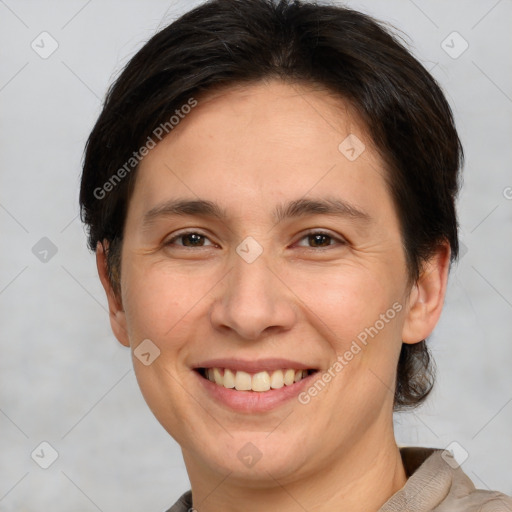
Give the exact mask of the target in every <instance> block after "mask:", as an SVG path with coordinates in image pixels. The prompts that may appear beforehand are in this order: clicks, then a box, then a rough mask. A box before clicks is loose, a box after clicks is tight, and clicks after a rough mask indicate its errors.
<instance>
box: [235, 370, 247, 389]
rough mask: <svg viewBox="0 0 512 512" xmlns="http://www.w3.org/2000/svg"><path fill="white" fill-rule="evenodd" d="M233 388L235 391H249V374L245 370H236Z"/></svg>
mask: <svg viewBox="0 0 512 512" xmlns="http://www.w3.org/2000/svg"><path fill="white" fill-rule="evenodd" d="M235 389H236V390H237V391H249V390H250V389H251V376H250V375H249V374H248V373H246V372H236V375H235Z"/></svg>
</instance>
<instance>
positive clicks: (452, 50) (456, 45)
mask: <svg viewBox="0 0 512 512" xmlns="http://www.w3.org/2000/svg"><path fill="white" fill-rule="evenodd" d="M441 48H442V49H443V50H444V51H445V52H446V53H447V54H448V55H449V56H450V57H451V58H452V59H458V58H459V57H460V56H461V55H462V54H463V53H464V52H465V51H466V50H467V49H468V48H469V43H468V42H467V41H466V40H465V39H464V38H463V37H462V36H461V35H460V34H459V33H458V32H455V31H454V32H452V33H451V34H449V35H448V36H447V37H446V38H445V39H443V41H442V43H441Z"/></svg>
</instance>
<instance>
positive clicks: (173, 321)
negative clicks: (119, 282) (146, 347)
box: [124, 261, 215, 345]
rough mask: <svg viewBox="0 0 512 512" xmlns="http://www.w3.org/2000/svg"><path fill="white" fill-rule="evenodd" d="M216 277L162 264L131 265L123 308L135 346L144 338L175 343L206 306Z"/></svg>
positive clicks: (134, 263) (139, 263)
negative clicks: (197, 311)
mask: <svg viewBox="0 0 512 512" xmlns="http://www.w3.org/2000/svg"><path fill="white" fill-rule="evenodd" d="M214 277H215V276H213V275H212V272H211V271H207V270H204V271H200V270H198V269H196V270H195V271H194V272H193V273H190V272H187V271H186V269H185V270H184V269H183V268H177V267H174V266H173V267H170V266H168V265H167V266H164V265H162V264H161V262H155V263H153V264H151V265H144V262H142V261H134V262H133V263H132V264H131V265H130V264H129V263H128V264H127V265H126V274H125V279H126V289H127V291H128V293H127V294H126V295H127V297H126V301H124V309H125V312H126V321H127V328H128V333H129V336H130V341H131V343H132V345H133V344H134V343H137V341H138V340H139V339H144V338H149V339H152V340H154V342H155V343H156V344H157V345H159V344H161V345H163V344H164V343H165V344H166V345H169V343H173V340H176V335H177V334H178V333H179V332H180V330H181V329H182V328H183V325H184V324H186V323H187V322H188V320H189V317H190V318H191V317H192V316H194V314H195V310H196V308H197V309H198V310H199V309H201V307H202V306H203V304H202V301H204V300H205V299H206V298H207V295H208V292H209V290H210V289H211V287H212V282H214ZM212 280H213V281H212ZM173 344H174V343H173Z"/></svg>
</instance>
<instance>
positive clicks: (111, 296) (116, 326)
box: [96, 240, 130, 347]
mask: <svg viewBox="0 0 512 512" xmlns="http://www.w3.org/2000/svg"><path fill="white" fill-rule="evenodd" d="M104 243H105V244H106V245H107V248H108V242H107V241H106V240H105V241H104ZM96 267H97V269H98V275H99V278H100V281H101V284H102V285H103V289H104V290H105V293H106V295H107V301H108V310H109V317H110V326H111V327H112V332H113V333H114V335H115V337H116V338H117V339H118V341H119V343H121V344H122V345H124V346H126V347H129V346H130V340H129V338H128V332H127V329H126V315H125V312H124V309H123V305H122V303H121V298H120V297H118V296H117V295H116V293H115V292H114V289H113V287H112V283H111V282H110V279H109V275H108V268H107V257H106V254H105V246H104V245H103V244H102V243H101V242H98V243H97V245H96Z"/></svg>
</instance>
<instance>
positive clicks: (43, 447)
mask: <svg viewBox="0 0 512 512" xmlns="http://www.w3.org/2000/svg"><path fill="white" fill-rule="evenodd" d="M30 456H31V457H32V460H33V461H34V462H35V463H36V464H37V465H38V466H40V467H41V468H43V469H48V468H49V467H50V466H51V465H52V464H53V463H54V462H55V461H56V460H57V459H58V458H59V453H58V452H57V450H56V449H55V448H54V447H53V446H52V445H51V444H50V443H48V442H47V441H43V442H42V443H40V444H39V445H38V446H37V447H36V448H35V449H34V451H33V452H32V453H31V454H30Z"/></svg>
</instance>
